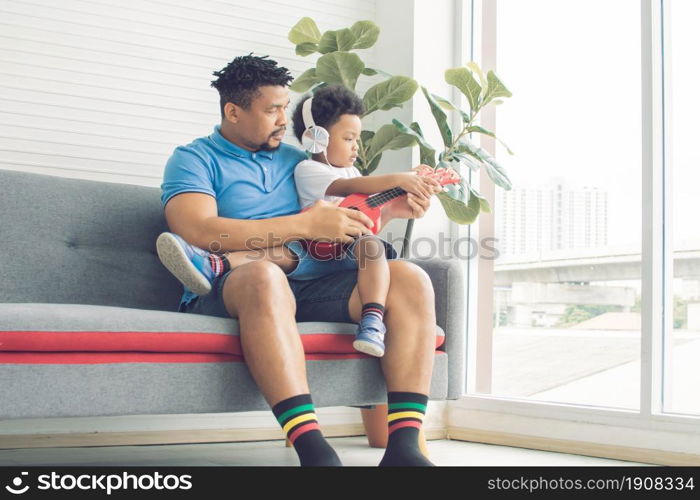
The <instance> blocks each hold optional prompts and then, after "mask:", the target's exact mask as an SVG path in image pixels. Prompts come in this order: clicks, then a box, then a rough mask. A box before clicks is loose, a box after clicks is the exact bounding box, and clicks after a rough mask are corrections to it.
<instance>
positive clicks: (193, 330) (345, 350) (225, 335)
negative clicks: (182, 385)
mask: <svg viewBox="0 0 700 500" xmlns="http://www.w3.org/2000/svg"><path fill="white" fill-rule="evenodd" d="M0 317H1V318H3V323H2V325H1V326H0V352H4V354H9V352H15V353H55V352H73V353H77V354H76V356H78V357H81V356H82V355H80V354H79V353H85V352H103V353H105V352H107V353H115V352H129V353H132V354H131V355H136V354H137V353H139V352H151V353H153V352H157V353H189V354H193V353H197V354H222V355H232V356H237V357H240V356H242V354H243V353H242V351H241V344H240V340H239V329H238V321H237V320H234V319H226V318H218V317H213V316H202V315H196V314H184V313H177V312H165V311H153V310H146V309H129V308H123V307H111V306H96V305H81V304H34V303H17V304H0ZM297 325H298V328H299V333H300V334H301V340H302V344H303V346H304V352H305V353H306V354H307V355H353V356H356V355H360V354H358V352H357V351H356V350H355V349H354V348H353V347H352V341H353V340H354V337H355V330H356V328H357V325H355V324H354V323H329V322H303V323H297ZM435 329H436V335H435V348H436V349H437V348H438V347H440V346H441V345H442V344H443V342H444V338H445V335H444V332H443V331H442V329H441V328H440V327H438V326H436V327H435ZM361 356H364V355H361ZM82 357H84V356H82ZM82 357H81V359H82ZM341 357H342V356H341ZM10 359H17V360H20V359H28V358H26V354H23V355H22V356H13V357H8V356H3V361H4V362H12V361H10ZM32 359H35V361H32V362H41V361H38V360H40V359H46V360H50V359H52V358H51V356H47V355H44V356H34V357H33V358H32ZM61 359H64V358H61ZM76 359H77V358H76ZM88 359H89V356H88ZM197 359H199V358H197ZM307 359H322V358H316V357H315V356H313V357H311V356H307ZM15 362H17V361H15ZM48 362H50V361H48Z"/></svg>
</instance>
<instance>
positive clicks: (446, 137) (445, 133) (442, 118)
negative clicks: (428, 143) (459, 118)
mask: <svg viewBox="0 0 700 500" xmlns="http://www.w3.org/2000/svg"><path fill="white" fill-rule="evenodd" d="M421 90H422V91H423V95H424V96H425V98H426V99H427V100H428V104H430V111H431V112H432V113H433V117H434V118H435V121H436V122H437V125H438V129H439V130H440V135H441V136H442V142H443V143H444V144H445V147H447V148H449V147H450V146H452V130H450V125H449V124H448V123H447V115H446V114H445V112H444V111H443V110H442V108H441V107H440V105H439V104H438V103H437V102H436V101H435V99H433V98H432V96H431V95H430V92H428V89H426V88H425V87H421Z"/></svg>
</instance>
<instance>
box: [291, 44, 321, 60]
mask: <svg viewBox="0 0 700 500" xmlns="http://www.w3.org/2000/svg"><path fill="white" fill-rule="evenodd" d="M316 50H318V45H317V44H315V43H311V42H306V43H300V44H299V45H297V48H296V53H297V55H298V56H302V57H305V56H308V55H310V54H313V53H314V52H316Z"/></svg>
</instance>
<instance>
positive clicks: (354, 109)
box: [292, 85, 365, 142]
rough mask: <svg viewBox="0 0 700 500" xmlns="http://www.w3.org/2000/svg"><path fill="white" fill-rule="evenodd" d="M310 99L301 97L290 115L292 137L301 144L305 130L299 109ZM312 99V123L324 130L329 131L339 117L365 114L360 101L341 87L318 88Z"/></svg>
mask: <svg viewBox="0 0 700 500" xmlns="http://www.w3.org/2000/svg"><path fill="white" fill-rule="evenodd" d="M311 97H312V96H311V95H305V96H304V97H302V98H301V100H300V101H299V103H298V104H297V107H296V108H295V109H294V114H293V115H292V121H293V123H294V135H295V136H296V138H297V139H298V140H299V142H301V135H302V134H303V133H304V130H306V127H305V126H304V118H303V117H302V113H301V108H302V106H303V105H304V102H305V101H306V100H307V99H309V98H311ZM313 98H314V100H313V101H312V102H311V115H312V116H313V118H314V123H315V124H316V125H318V126H319V127H323V128H325V129H326V130H328V129H330V128H331V126H332V125H333V124H334V123H336V122H337V121H338V120H339V119H340V116H341V115H357V116H362V113H364V112H365V108H364V105H363V104H362V99H360V98H359V96H358V95H357V94H355V93H354V92H353V91H352V90H349V89H347V88H346V87H343V86H342V85H328V86H327V87H323V88H320V89H319V90H317V91H316V93H315V94H314V95H313Z"/></svg>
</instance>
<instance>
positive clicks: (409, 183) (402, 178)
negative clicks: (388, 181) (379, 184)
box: [394, 172, 440, 198]
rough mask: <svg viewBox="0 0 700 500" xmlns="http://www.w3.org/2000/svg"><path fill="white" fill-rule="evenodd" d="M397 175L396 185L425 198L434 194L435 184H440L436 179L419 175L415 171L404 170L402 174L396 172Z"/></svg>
mask: <svg viewBox="0 0 700 500" xmlns="http://www.w3.org/2000/svg"><path fill="white" fill-rule="evenodd" d="M394 176H395V177H396V186H397V187H400V188H401V189H403V190H404V191H406V192H407V193H412V194H415V195H416V196H420V197H423V198H430V197H431V196H432V195H433V188H432V186H434V185H435V184H437V185H438V186H439V185H440V183H439V182H437V181H436V180H434V179H430V178H428V177H423V176H419V175H417V174H415V173H413V172H411V173H409V172H405V173H404V172H402V173H400V174H394Z"/></svg>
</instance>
